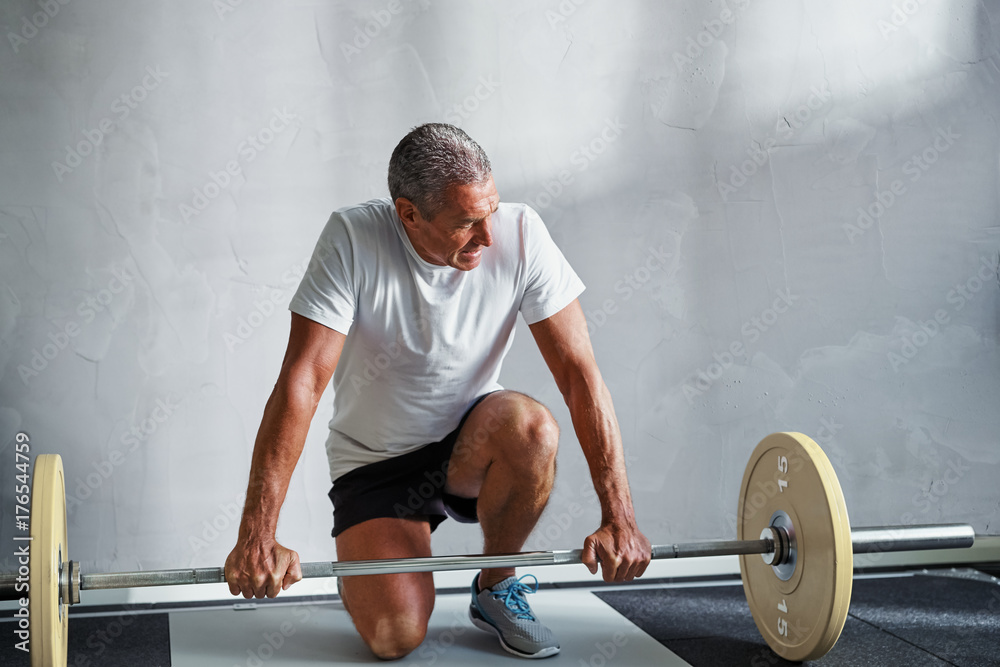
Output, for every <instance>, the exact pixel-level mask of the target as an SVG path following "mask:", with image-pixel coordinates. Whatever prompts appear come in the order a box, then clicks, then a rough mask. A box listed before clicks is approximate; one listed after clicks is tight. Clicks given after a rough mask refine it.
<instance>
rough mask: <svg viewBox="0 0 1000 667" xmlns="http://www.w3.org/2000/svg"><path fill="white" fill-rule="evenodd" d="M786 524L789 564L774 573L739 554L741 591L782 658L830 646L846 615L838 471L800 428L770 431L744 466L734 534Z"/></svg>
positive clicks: (843, 509)
mask: <svg viewBox="0 0 1000 667" xmlns="http://www.w3.org/2000/svg"><path fill="white" fill-rule="evenodd" d="M782 513H784V515H787V516H782ZM789 521H790V522H791V525H792V526H793V529H792V531H791V532H792V537H793V541H794V549H795V559H796V560H795V564H794V569H793V570H792V571H791V572H789V571H788V570H787V568H786V569H785V570H783V571H782V570H775V568H773V567H772V566H771V565H768V564H767V563H765V562H764V561H763V560H762V559H761V557H760V556H754V555H751V556H740V570H741V572H742V575H743V590H744V591H745V592H746V596H747V603H748V604H749V605H750V612H751V614H753V619H754V622H755V623H756V624H757V628H758V629H759V630H760V633H761V635H763V637H764V639H765V640H766V641H767V643H768V645H769V646H770V647H771V649H772V650H773V651H774V652H775V653H777V654H778V655H780V656H781V657H782V658H785V659H786V660H793V661H800V660H814V659H816V658H819V657H821V656H823V655H825V654H826V653H827V651H829V650H830V649H831V648H833V645H834V644H835V643H836V642H837V639H838V638H839V637H840V633H841V631H842V630H843V629H844V622H845V621H846V620H847V608H848V606H849V605H850V601H851V584H852V581H853V575H854V565H853V553H852V549H851V524H850V521H849V520H848V517H847V505H846V503H845V502H844V493H843V490H842V489H841V488H840V482H839V481H838V480H837V474H836V473H835V472H834V470H833V466H832V465H831V464H830V460H829V459H828V458H827V457H826V454H824V453H823V450H822V449H820V447H819V445H817V444H816V443H815V442H813V440H812V439H811V438H809V437H808V436H806V435H803V434H801V433H774V434H772V435H769V436H767V437H766V438H764V439H763V440H762V441H761V442H760V444H759V445H757V448H756V449H754V451H753V454H751V456H750V461H749V463H747V467H746V472H745V473H744V474H743V484H742V485H741V487H740V496H739V508H738V510H737V527H736V534H737V537H738V538H739V539H741V540H746V539H757V538H758V537H759V536H760V534H761V531H762V530H763V529H765V528H767V527H768V526H769V525H771V523H772V522H779V523H787V522H789ZM779 574H781V577H779V576H778V575H779Z"/></svg>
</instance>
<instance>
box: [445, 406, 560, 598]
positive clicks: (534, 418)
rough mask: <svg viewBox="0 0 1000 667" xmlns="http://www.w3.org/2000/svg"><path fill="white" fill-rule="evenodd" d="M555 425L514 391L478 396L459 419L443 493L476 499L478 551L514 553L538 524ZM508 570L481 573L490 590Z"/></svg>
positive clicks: (549, 480) (552, 460)
mask: <svg viewBox="0 0 1000 667" xmlns="http://www.w3.org/2000/svg"><path fill="white" fill-rule="evenodd" d="M558 446H559V427H558V425H557V424H556V421H555V419H554V418H553V417H552V414H551V413H550V412H549V411H548V409H547V408H546V407H545V406H544V405H542V404H541V403H539V402H538V401H536V400H534V399H533V398H530V397H528V396H525V395H524V394H520V393H518V392H514V391H500V392H497V393H495V394H491V395H489V396H487V397H486V398H484V399H483V400H482V401H481V402H480V403H479V405H477V406H476V407H475V408H474V409H473V410H472V412H471V413H470V414H469V417H468V418H467V419H466V420H465V424H464V425H463V426H462V430H461V432H459V435H458V440H457V441H456V444H455V449H454V451H453V452H452V455H451V460H450V463H449V467H448V478H447V483H446V486H445V490H446V491H448V493H451V494H454V495H457V496H461V497H463V498H476V497H478V498H479V501H478V503H477V511H478V515H479V523H480V524H481V526H482V529H483V553H484V554H495V553H506V552H514V551H520V550H521V548H522V547H523V546H524V541H525V540H526V539H527V538H528V535H529V534H530V533H531V531H532V529H534V527H535V524H536V523H537V522H538V517H539V516H540V515H541V513H542V510H543V509H544V508H545V504H546V503H547V502H548V499H549V493H550V492H551V491H552V484H553V482H554V480H555V465H556V451H557V449H558ZM513 574H514V568H492V569H485V570H483V571H482V573H481V574H480V577H479V587H480V589H482V588H490V587H492V586H493V585H494V584H496V583H499V582H500V581H502V580H504V579H506V578H507V577H509V576H512V575H513Z"/></svg>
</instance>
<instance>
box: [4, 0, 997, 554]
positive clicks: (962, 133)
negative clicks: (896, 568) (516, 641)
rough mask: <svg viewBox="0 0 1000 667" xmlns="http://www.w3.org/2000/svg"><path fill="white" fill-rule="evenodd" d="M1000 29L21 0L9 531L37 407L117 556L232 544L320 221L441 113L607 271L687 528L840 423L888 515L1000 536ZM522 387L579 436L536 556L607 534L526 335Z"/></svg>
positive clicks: (9, 346)
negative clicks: (765, 456)
mask: <svg viewBox="0 0 1000 667" xmlns="http://www.w3.org/2000/svg"><path fill="white" fill-rule="evenodd" d="M46 11H47V12H48V13H46ZM998 22H1000V8H998V6H997V4H996V3H986V4H984V3H982V2H974V1H971V0H926V1H924V2H920V1H918V0H907V2H896V3H895V5H894V4H893V3H892V2H890V1H889V0H877V1H874V2H871V1H868V0H850V1H841V2H832V3H831V2H820V1H818V0H807V1H804V2H787V1H785V0H741V1H734V2H728V3H725V2H715V1H711V2H710V1H701V0H697V1H696V0H671V1H670V2H662V1H660V0H655V1H654V0H645V1H635V2H620V3H619V2H615V3H612V2H604V1H601V0H545V1H544V2H529V1H527V0H515V1H513V2H500V1H499V0H497V1H494V2H460V1H458V0H452V1H446V0H441V1H436V0H435V1H429V0H422V1H415V0H373V1H370V2H346V1H345V2H339V1H338V2H327V1H320V0H288V1H285V2H257V1H253V0H245V1H242V2H238V1H237V0H215V1H214V2H212V1H210V0H198V1H196V0H177V1H174V2H141V3H138V2H125V1H124V0H120V1H102V2H84V1H82V0H60V1H56V0H48V1H47V2H32V1H29V0H9V1H7V2H4V3H3V4H2V8H0V27H2V28H3V33H4V35H3V43H2V44H0V105H2V116H0V376H2V383H0V439H2V442H3V447H2V449H0V472H2V475H3V477H4V480H5V481H3V482H2V484H0V490H2V495H0V500H2V510H3V516H4V520H3V522H2V525H0V540H2V541H3V543H4V544H10V542H8V540H9V539H10V537H11V536H12V535H13V534H14V532H15V528H14V525H13V520H12V519H11V517H12V515H13V512H14V498H13V482H12V481H11V480H12V479H13V477H14V446H13V443H14V438H15V434H16V433H18V432H19V431H23V432H25V433H27V434H28V435H29V436H30V439H31V446H32V453H41V452H46V451H51V452H58V453H60V454H62V456H63V458H64V461H65V463H66V466H67V483H68V489H67V490H68V493H69V495H70V510H69V512H70V513H69V524H70V525H69V533H70V543H71V545H72V553H73V555H74V557H75V558H76V559H78V560H80V561H81V562H82V563H83V566H84V567H85V568H88V569H91V570H109V569H139V568H165V567H171V566H178V567H179V566H185V565H196V566H209V565H218V564H221V563H222V562H223V560H224V559H225V557H226V555H227V554H228V552H229V550H230V549H231V547H232V545H233V543H234V542H235V538H236V528H237V523H238V521H237V515H238V511H239V508H240V507H241V506H242V498H243V493H244V491H245V486H246V480H247V472H248V469H249V461H250V454H251V449H252V445H253V439H254V436H255V434H256V430H257V427H258V424H259V421H260V417H261V412H262V408H263V405H264V402H265V400H266V399H267V396H268V394H269V393H270V391H271V388H272V386H273V383H274V381H275V378H276V377H277V371H278V368H279V365H280V362H281V357H282V353H283V351H284V346H285V343H286V340H287V335H288V323H289V315H288V312H287V310H286V306H287V302H288V299H289V298H290V296H291V294H292V292H293V291H294V289H295V287H296V285H297V283H298V279H299V277H300V276H301V273H302V270H303V269H304V267H305V263H306V260H307V258H308V256H309V254H310V252H311V250H312V247H313V244H314V243H315V241H316V238H317V235H318V234H319V232H320V230H321V229H322V227H323V224H324V223H325V221H326V219H327V217H328V215H329V213H330V211H331V210H333V209H335V208H338V207H340V206H344V205H347V204H351V203H355V202H358V201H362V200H365V199H368V198H371V197H375V196H384V195H385V193H386V187H385V170H386V164H387V162H388V158H389V154H390V152H391V150H392V148H393V146H394V145H395V144H396V142H397V141H398V140H399V139H400V138H401V137H402V136H403V134H405V132H406V131H407V130H408V129H409V128H410V127H412V126H414V125H416V124H419V123H421V122H426V121H432V120H444V121H449V122H453V123H456V124H459V125H461V126H462V127H463V128H465V129H466V130H467V131H468V132H469V133H470V134H471V135H472V136H473V137H475V138H476V139H477V140H478V141H479V142H480V143H481V144H482V145H483V146H484V148H486V150H487V151H488V152H489V154H490V155H491V157H492V159H493V162H494V168H495V176H496V181H497V186H498V188H499V191H500V194H501V197H502V198H503V199H505V200H510V201H528V202H529V203H531V204H532V205H533V206H534V207H535V208H536V209H537V210H538V211H539V212H540V213H541V215H542V217H543V219H544V220H545V221H546V223H547V224H548V226H549V228H550V230H551V232H552V235H553V237H554V238H555V239H556V241H557V242H558V243H559V244H560V246H561V247H562V249H563V251H564V252H565V254H566V255H567V256H568V258H569V259H570V261H571V262H572V263H573V264H574V265H575V267H576V268H577V270H578V272H579V273H580V275H581V276H582V278H583V279H584V281H585V282H586V283H587V285H588V290H587V291H586V292H585V293H584V295H583V297H582V302H583V305H584V309H585V311H586V313H587V317H588V321H589V322H590V325H591V331H592V336H593V341H594V345H595V348H596V352H597V357H598V361H599V363H600V365H601V368H602V370H603V372H604V375H605V378H606V381H607V383H608V385H609V387H610V389H611V391H612V394H613V396H614V399H615V401H616V405H617V409H618V417H619V420H620V423H621V427H622V432H623V435H624V440H625V443H626V448H627V455H628V461H629V467H630V477H631V483H632V488H633V492H634V496H635V502H636V506H637V512H638V517H639V520H640V525H641V527H642V528H644V529H645V531H646V532H647V534H648V535H649V537H650V538H651V539H652V540H653V541H654V542H666V541H671V540H686V539H699V538H711V537H720V538H725V537H729V536H731V535H732V534H733V532H734V528H733V526H734V523H733V521H734V514H735V507H736V502H737V495H738V489H739V484H740V480H741V477H742V471H743V468H744V465H745V464H746V460H747V456H748V455H749V452H750V451H751V449H752V448H753V446H754V445H755V444H756V443H757V442H758V441H759V440H760V438H762V437H763V436H764V435H766V434H767V433H770V432H773V431H779V430H799V431H803V432H805V433H808V434H811V435H812V436H813V437H814V438H816V439H817V440H818V441H819V442H820V444H821V445H823V446H824V448H825V449H826V450H827V452H828V453H829V455H830V457H831V459H832V461H833V462H834V465H835V467H836V470H837V473H838V474H839V476H840V480H841V482H842V484H843V486H844V489H845V493H846V495H847V499H848V506H849V508H850V510H851V514H852V521H853V523H855V524H856V525H865V524H869V525H870V524H894V523H901V522H909V521H919V522H932V521H946V520H962V521H969V522H971V523H972V524H974V525H975V527H976V528H977V530H979V531H980V532H991V533H1000V525H998V524H1000V493H998V491H997V488H998V487H997V479H998V478H1000V436H998V433H1000V409H998V408H1000V382H998V377H1000V375H998V371H1000V351H998V347H997V341H998V328H1000V278H998V268H997V267H998V263H1000V223H998V201H997V193H998V185H1000V184H998V175H1000V171H998V169H1000V165H998V154H1000V151H998V128H997V117H998V111H1000V69H998V65H1000V56H998V36H997V32H996V30H997V27H998ZM502 379H503V381H504V383H505V384H506V386H508V387H511V388H514V389H519V390H522V391H525V392H527V393H529V394H532V395H534V396H536V397H538V398H539V399H540V400H542V401H544V402H546V403H547V404H548V405H550V406H552V408H553V411H554V412H555V414H556V416H557V417H558V419H559V420H560V423H561V424H562V425H563V438H562V451H561V453H560V459H559V464H560V465H559V479H558V483H557V486H556V490H555V492H554V495H553V498H552V501H551V503H550V506H549V509H548V510H547V513H546V515H545V516H544V517H543V519H542V523H541V524H540V526H539V529H538V532H537V533H536V534H535V536H533V538H532V539H531V541H530V543H529V546H537V547H543V548H570V547H573V546H575V545H577V543H578V542H579V541H580V540H582V538H583V537H584V536H585V535H586V534H588V533H589V532H590V531H591V530H593V529H594V528H596V526H597V522H598V520H599V517H600V513H599V510H598V507H597V504H596V502H595V499H594V494H593V490H592V487H591V486H590V483H589V478H588V476H587V468H586V464H585V461H584V458H583V456H582V453H581V451H580V448H579V446H578V444H577V440H576V437H575V435H574V434H573V431H572V427H571V424H570V420H569V416H568V411H567V410H566V408H565V406H563V404H562V401H561V397H560V396H559V394H558V392H557V390H556V388H555V385H554V383H553V381H552V379H551V377H550V376H549V375H548V373H547V372H546V371H545V370H544V366H543V365H542V363H541V359H540V356H539V354H538V352H537V349H535V347H534V344H533V342H532V340H531V337H530V334H528V332H527V329H526V328H523V327H522V329H521V331H520V332H519V334H518V339H517V341H516V342H515V346H514V348H513V350H512V352H511V354H510V356H509V357H508V361H507V364H506V366H505V370H504V376H503V378H502ZM329 391H332V390H328V392H329ZM331 398H332V397H331V396H330V395H329V393H328V395H327V396H326V397H325V398H324V400H323V403H322V406H321V408H320V410H319V412H318V414H317V417H316V419H315V421H314V423H313V428H312V431H311V433H310V435H309V440H308V442H307V445H306V449H305V453H304V454H303V460H302V461H301V462H300V465H299V467H298V468H297V470H296V472H295V475H294V477H293V479H292V483H291V487H290V489H289V493H288V498H287V500H286V503H285V506H284V510H283V513H282V517H281V523H280V526H279V539H280V540H281V541H282V542H283V543H285V544H286V545H288V546H290V547H292V548H295V549H297V550H299V552H300V554H301V555H302V557H303V558H304V559H306V560H318V559H325V558H329V557H333V555H334V549H333V541H332V540H331V539H330V537H329V530H330V528H331V525H332V516H331V511H330V510H331V508H330V505H329V501H328V499H327V497H326V492H327V490H328V488H329V479H328V475H327V466H326V461H325V455H324V451H323V441H324V439H325V432H326V421H327V420H328V419H329V417H330V411H331V409H332V408H331ZM435 540H436V542H435V549H436V550H437V551H439V552H446V551H458V552H466V551H472V550H475V549H477V548H478V546H479V542H478V532H477V531H476V529H474V528H469V527H465V526H457V525H454V524H451V525H445V526H443V527H442V528H441V529H440V531H439V532H438V533H437V536H436V538H435ZM6 551H7V550H6V549H5V550H4V554H3V558H5V559H7V560H8V562H9V556H8V554H7V553H6Z"/></svg>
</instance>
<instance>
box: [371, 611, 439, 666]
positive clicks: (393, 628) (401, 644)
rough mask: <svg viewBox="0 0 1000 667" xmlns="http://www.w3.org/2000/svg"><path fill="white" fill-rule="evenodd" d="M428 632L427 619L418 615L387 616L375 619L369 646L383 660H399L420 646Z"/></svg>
mask: <svg viewBox="0 0 1000 667" xmlns="http://www.w3.org/2000/svg"><path fill="white" fill-rule="evenodd" d="M426 634H427V621H426V620H425V619H419V618H417V617H416V616H401V615H400V616H385V617H382V618H379V619H377V620H376V621H375V626H374V630H373V631H372V633H371V635H370V636H368V637H364V640H365V642H366V643H367V644H368V647H369V648H370V649H371V650H372V653H374V654H375V655H376V656H377V657H378V658H381V659H382V660H398V659H399V658H402V657H405V656H407V655H409V654H410V653H411V652H412V651H413V650H414V649H415V648H417V647H418V646H420V643H421V642H423V641H424V636H426Z"/></svg>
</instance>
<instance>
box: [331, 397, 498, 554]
mask: <svg viewBox="0 0 1000 667" xmlns="http://www.w3.org/2000/svg"><path fill="white" fill-rule="evenodd" d="M487 396H489V394H484V395H482V396H480V397H479V398H478V399H476V402H475V403H473V404H472V407H470V408H469V409H468V410H467V411H466V412H465V414H464V415H462V421H460V422H459V424H458V427H457V428H456V429H455V430H454V431H452V432H451V433H449V434H448V435H446V436H445V437H444V438H443V439H442V440H441V441H439V442H433V443H431V444H429V445H424V446H423V447H421V448H420V449H418V450H416V451H413V452H409V453H408V454H403V455H401V456H394V457H393V458H391V459H385V460H384V461H377V462H375V463H369V464H368V465H364V466H361V467H360V468H355V469H354V470H352V471H350V472H348V473H347V474H345V475H342V476H341V477H338V478H337V481H335V482H334V483H333V487H332V488H331V489H330V493H329V494H328V495H329V496H330V500H331V501H332V502H333V533H332V534H333V536H334V537H337V535H339V534H340V533H342V532H344V531H345V530H347V529H348V528H350V527H351V526H355V525H357V524H359V523H361V522H362V521H368V520H369V519H379V518H385V517H390V518H399V519H420V520H424V521H427V522H429V523H430V524H431V531H432V532H433V531H434V529H435V528H437V527H438V524H440V523H441V522H442V521H444V520H445V519H446V518H447V517H449V516H450V517H452V518H453V519H455V520H456V521H460V522H462V523H476V522H477V521H478V519H477V516H476V499H475V498H460V497H459V496H455V495H452V494H450V493H446V492H445V490H444V485H445V481H446V480H447V475H448V460H449V459H450V458H451V452H452V449H454V447H455V441H456V440H457V439H458V433H459V431H461V430H462V426H463V425H464V424H465V420H466V419H468V417H469V414H470V413H471V412H472V410H473V408H475V407H476V406H477V405H479V402H480V401H482V400H483V399H484V398H486V397H487Z"/></svg>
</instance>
